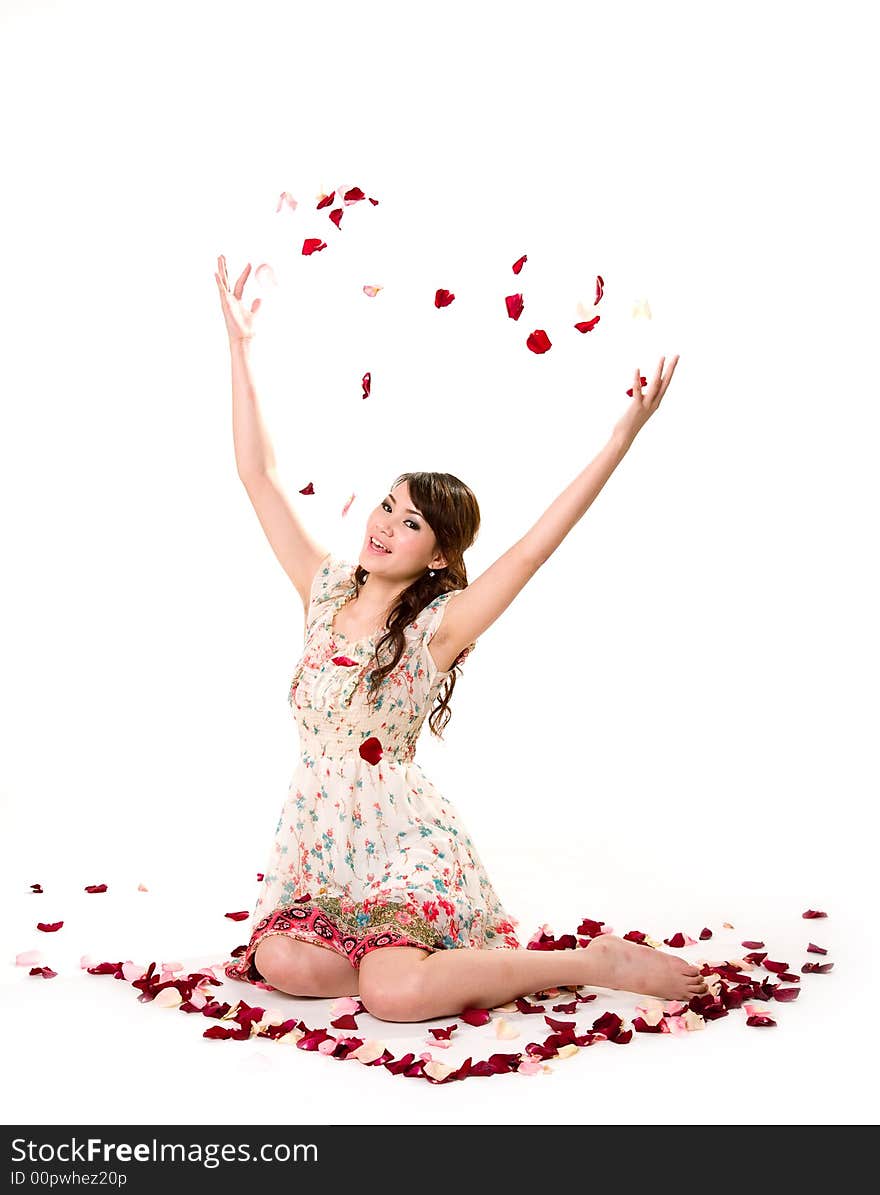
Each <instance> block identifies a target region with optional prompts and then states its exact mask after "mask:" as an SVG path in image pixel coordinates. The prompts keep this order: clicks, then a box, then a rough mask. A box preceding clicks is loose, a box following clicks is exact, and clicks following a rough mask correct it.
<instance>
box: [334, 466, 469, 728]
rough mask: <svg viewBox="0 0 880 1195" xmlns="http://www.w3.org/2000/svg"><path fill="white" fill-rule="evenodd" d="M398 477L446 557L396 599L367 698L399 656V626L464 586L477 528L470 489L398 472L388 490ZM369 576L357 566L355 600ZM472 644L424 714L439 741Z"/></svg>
mask: <svg viewBox="0 0 880 1195" xmlns="http://www.w3.org/2000/svg"><path fill="white" fill-rule="evenodd" d="M402 481H406V482H408V483H409V492H410V496H411V497H412V498H413V500H414V501H415V504H416V506H417V507H418V509H419V510H420V511H421V512H422V515H423V516H424V518H425V519H426V520H427V522H428V525H429V526H430V528H431V530H432V531H433V532H434V536H435V538H436V540H437V547H438V549H439V551H440V552H442V553H443V555H444V557H445V558H446V565H445V567H444V568H440V569H436V570H435V572H434V576H433V577H432V576H430V575H429V570H427V569H426V570H425V572H424V573H423V575H422V576H421V577H419V578H418V579H417V580H415V581H413V583H412V585H410V587H409V588H408V589H405V590H404V591H403V593H402V594H401V595H400V597H399V598H398V600H397V603H396V604H395V606H394V608H393V610H392V611H391V613H390V614H389V616H388V618H387V620H386V622H385V627H386V631H385V633H384V634H383V635H382V636H381V638H380V639H379V640H378V642H377V643H376V651H375V655H374V659H375V664H376V666H375V668H374V669H373V670H372V672H370V673H369V675H368V690H367V692H368V698H369V699H370V700H374V699H375V697H376V695H377V693H378V689H379V686H380V685H381V684H382V682H383V681H384V680H385V678H386V676H388V675H389V673H390V672H392V671H393V669H394V668H395V667H396V665H397V663H398V661H399V660H400V657H401V656H402V655H403V649H404V646H405V644H406V637H405V636H404V633H403V632H404V627H407V626H409V624H410V623H411V622H413V621H414V620H415V619H416V618H418V616H419V613H420V612H421V611H422V610H424V608H425V606H427V605H428V604H429V603H430V602H432V601H433V600H434V598H436V597H438V596H439V595H440V594H441V593H448V592H449V590H450V589H466V588H467V584H468V579H467V569H466V568H465V563H464V553H465V552H466V551H467V549H468V548H469V547H470V546H471V544H472V543H473V542H474V540H475V539H476V537H477V532H478V531H479V529H480V507H479V505H478V503H477V499H476V497H475V495H474V493H473V491H472V490H470V489H468V487H467V486H466V485H465V484H464V482H463V481H460V480H459V479H458V478H457V477H454V476H453V475H452V474H451V473H401V474H400V475H399V476H398V477H397V480H396V481H395V482H394V485H392V487H391V489H392V490H393V489H394V486H397V485H399V484H400V483H401V482H402ZM368 575H369V574H368V571H367V569H365V568H362V567H361V566H360V564H358V566H357V568H356V569H355V574H354V577H355V581H356V582H357V593H356V594H355V598H354V600H355V601H356V600H357V597H358V595H359V594H360V591H361V587H362V586H363V584H364V582H365V581H366V579H367V576H368ZM473 646H474V645H473V644H469V645H468V646H467V647H466V648H464V649H463V650H462V651H461V652H459V654H458V656H457V657H456V660H455V662H454V663H453V665H452V668H451V670H450V674H449V676H448V677H447V678H446V682H445V687H444V688H442V689H441V691H440V692H439V693H438V695H437V704H436V705H435V706H434V708H433V710H432V711H431V714H430V716H429V718H428V725H429V726H430V728H431V733H432V734H434V735H436V737H437V738H439V739H442V738H443V735H442V733H441V732H442V731H443V730H444V729H445V728H446V725H447V723H448V722H449V719H450V718H451V717H452V711H451V710H450V709H449V701H450V699H451V697H452V693H453V690H454V689H455V681H456V673H455V670H456V668H457V667H459V666H460V665H461V664H462V663H463V662H464V659H465V656H467V654H468V652H469V651H470V650H471V648H472V647H473ZM382 650H384V651H385V653H386V660H385V663H383V664H380V663H379V653H380V651H382Z"/></svg>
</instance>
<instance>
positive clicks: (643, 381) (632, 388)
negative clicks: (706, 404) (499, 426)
mask: <svg viewBox="0 0 880 1195" xmlns="http://www.w3.org/2000/svg"><path fill="white" fill-rule="evenodd" d="M647 384H648V379H647V378H643V377H642V376H641V374H640V375H639V385H640V386H646V385H647ZM634 391H635V386H630V388H629V390H627V394H628V395H629V397H630V398H632V397H633V393H634ZM725 924H726V923H725ZM730 928H731V929H733V926H731V927H730ZM664 941H665V939H664Z"/></svg>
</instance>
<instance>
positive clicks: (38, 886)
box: [31, 884, 43, 895]
mask: <svg viewBox="0 0 880 1195" xmlns="http://www.w3.org/2000/svg"><path fill="white" fill-rule="evenodd" d="M31 891H32V892H34V893H35V894H37V895H39V894H40V893H41V892H42V891H43V886H42V884H31Z"/></svg>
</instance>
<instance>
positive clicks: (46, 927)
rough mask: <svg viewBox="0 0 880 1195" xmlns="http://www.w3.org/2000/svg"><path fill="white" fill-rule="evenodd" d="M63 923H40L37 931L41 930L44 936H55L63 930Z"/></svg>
mask: <svg viewBox="0 0 880 1195" xmlns="http://www.w3.org/2000/svg"><path fill="white" fill-rule="evenodd" d="M63 924H64V922H63V921H38V922H37V929H41V930H42V931H43V933H44V934H54V933H56V932H57V931H58V930H59V929H61V927H62V925H63Z"/></svg>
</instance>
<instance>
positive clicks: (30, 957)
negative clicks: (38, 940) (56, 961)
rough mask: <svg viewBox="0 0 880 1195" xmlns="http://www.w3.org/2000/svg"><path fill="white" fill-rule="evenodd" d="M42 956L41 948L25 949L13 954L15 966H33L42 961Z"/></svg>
mask: <svg viewBox="0 0 880 1195" xmlns="http://www.w3.org/2000/svg"><path fill="white" fill-rule="evenodd" d="M44 957H45V956H44V954H43V952H42V950H25V951H23V952H22V953H21V954H17V955H16V956H15V965H16V967H33V966H35V965H37V964H39V963H42V961H43V958H44Z"/></svg>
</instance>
